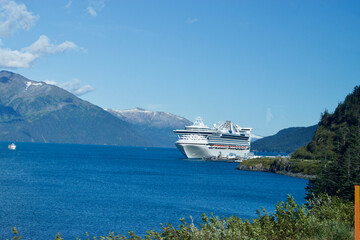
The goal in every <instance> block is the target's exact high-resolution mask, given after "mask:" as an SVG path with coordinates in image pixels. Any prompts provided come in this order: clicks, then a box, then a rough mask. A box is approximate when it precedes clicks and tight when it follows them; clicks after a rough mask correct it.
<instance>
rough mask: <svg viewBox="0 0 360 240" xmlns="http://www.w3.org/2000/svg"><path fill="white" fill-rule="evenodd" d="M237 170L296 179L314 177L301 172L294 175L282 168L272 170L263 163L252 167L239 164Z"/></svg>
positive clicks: (287, 169)
mask: <svg viewBox="0 0 360 240" xmlns="http://www.w3.org/2000/svg"><path fill="white" fill-rule="evenodd" d="M236 169H237V170H240V171H252V172H268V173H275V174H280V175H286V176H289V177H296V178H302V179H308V180H311V179H314V178H315V177H316V175H309V174H304V173H301V172H298V173H294V172H291V171H289V170H290V168H287V167H284V168H281V169H278V170H277V169H276V168H273V167H271V166H266V165H265V164H263V163H256V164H252V165H244V164H243V162H241V163H239V165H238V166H237V167H236Z"/></svg>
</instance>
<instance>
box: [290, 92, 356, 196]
mask: <svg viewBox="0 0 360 240" xmlns="http://www.w3.org/2000/svg"><path fill="white" fill-rule="evenodd" d="M293 158H298V159H317V160H321V161H322V163H323V168H322V171H321V173H320V174H318V177H317V178H316V179H315V180H312V181H310V185H309V187H308V190H309V193H315V194H318V193H321V192H327V193H328V194H330V195H340V196H342V197H345V198H347V199H349V200H352V199H353V191H354V190H353V186H354V184H355V183H360V87H359V86H356V87H355V88H354V91H353V93H351V94H349V95H348V96H347V97H346V98H345V101H344V102H343V103H339V105H338V106H337V108H336V110H335V111H334V113H329V112H328V111H325V112H324V113H323V114H322V117H321V120H320V122H319V127H318V129H317V131H316V133H315V136H314V137H313V139H312V141H311V142H310V143H309V144H308V145H306V146H305V147H302V148H300V149H299V150H297V151H296V152H295V153H294V155H293Z"/></svg>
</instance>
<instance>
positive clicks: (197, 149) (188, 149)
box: [176, 143, 250, 158]
mask: <svg viewBox="0 0 360 240" xmlns="http://www.w3.org/2000/svg"><path fill="white" fill-rule="evenodd" d="M176 147H177V148H178V149H179V150H180V152H182V153H183V154H184V155H185V156H186V157H187V158H212V157H215V158H216V157H219V156H222V157H227V156H231V155H236V156H237V157H242V158H246V157H247V156H248V154H249V152H250V150H240V149H216V148H211V147H210V145H206V144H191V143H176Z"/></svg>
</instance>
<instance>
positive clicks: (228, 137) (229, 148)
mask: <svg viewBox="0 0 360 240" xmlns="http://www.w3.org/2000/svg"><path fill="white" fill-rule="evenodd" d="M251 131H252V128H241V127H239V126H238V125H234V124H232V123H231V121H226V122H225V123H223V124H220V125H219V126H217V125H215V124H214V126H213V127H211V128H210V127H208V126H206V125H205V124H204V123H203V121H202V119H201V118H197V119H196V121H195V122H194V124H193V125H190V126H186V127H185V129H182V130H174V133H176V134H179V140H178V141H177V142H176V147H177V148H178V149H179V150H180V151H181V152H182V153H183V154H184V155H185V156H186V157H187V158H216V159H221V158H227V159H230V158H235V157H236V158H241V159H245V158H247V157H248V155H249V153H250V140H251V136H250V133H251Z"/></svg>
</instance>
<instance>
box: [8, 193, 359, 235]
mask: <svg viewBox="0 0 360 240" xmlns="http://www.w3.org/2000/svg"><path fill="white" fill-rule="evenodd" d="M353 214H354V207H353V204H352V203H351V202H348V201H345V200H343V199H341V198H339V197H337V196H333V197H331V196H329V195H327V194H321V195H320V196H319V197H313V198H312V199H311V200H309V201H308V203H307V207H306V206H305V205H299V204H297V203H296V202H295V201H294V198H292V197H291V196H288V198H287V201H286V202H280V203H278V204H276V206H275V212H274V213H268V212H267V211H266V210H265V209H262V210H261V211H259V210H258V211H257V215H258V217H257V218H255V219H252V221H249V220H245V221H243V220H242V219H241V218H238V217H236V216H231V217H229V218H225V217H223V218H219V217H215V216H214V215H213V214H211V215H210V216H207V215H205V214H203V215H202V223H201V224H199V225H198V226H196V225H195V224H194V222H193V220H192V218H191V217H190V219H191V222H190V223H187V222H186V221H185V220H184V219H181V220H180V221H181V224H180V225H179V226H178V227H174V226H173V225H172V224H166V225H161V230H160V231H158V232H157V231H154V230H151V231H147V232H146V235H145V236H144V237H143V238H142V237H140V236H138V235H136V234H135V233H133V232H129V233H128V235H127V236H124V235H119V234H115V233H113V232H110V233H109V234H108V236H100V237H89V234H88V233H86V240H90V239H92V240H125V239H131V240H141V239H144V240H150V239H154V240H160V239H161V240H164V239H174V240H180V239H181V240H190V239H191V240H204V239H209V240H210V239H211V240H212V239H214V240H222V239H225V240H227V239H228V240H233V239H239V240H242V239H243V240H249V239H259V240H267V239H272V240H280V239H281V240H283V239H319V240H320V239H324V240H325V239H326V240H331V239H334V240H335V239H336V240H337V239H353V237H354V236H353V223H354V222H353V221H354V220H353ZM14 229H15V228H14ZM14 234H15V236H16V237H17V234H18V233H17V231H16V229H15V231H14ZM20 238H21V237H20ZM20 238H19V237H18V238H13V239H20ZM55 239H62V238H61V236H60V234H58V235H57V236H56V238H55ZM77 240H81V238H77Z"/></svg>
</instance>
